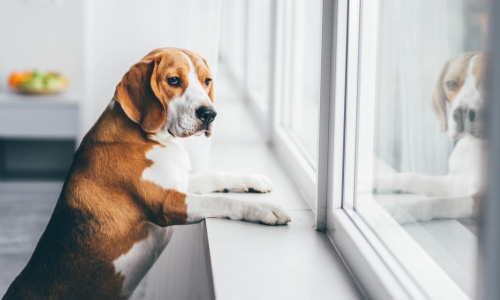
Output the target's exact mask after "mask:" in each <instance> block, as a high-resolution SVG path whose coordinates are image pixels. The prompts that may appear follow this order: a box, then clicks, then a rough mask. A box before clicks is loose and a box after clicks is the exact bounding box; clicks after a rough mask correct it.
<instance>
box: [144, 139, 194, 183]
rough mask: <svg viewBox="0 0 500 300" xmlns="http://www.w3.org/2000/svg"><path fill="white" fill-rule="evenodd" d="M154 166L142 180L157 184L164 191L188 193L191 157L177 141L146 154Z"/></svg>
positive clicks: (171, 140)
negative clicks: (171, 190)
mask: <svg viewBox="0 0 500 300" xmlns="http://www.w3.org/2000/svg"><path fill="white" fill-rule="evenodd" d="M146 158H148V159H150V160H151V161H153V164H152V165H151V166H150V167H149V168H147V169H145V170H144V171H143V173H142V179H143V180H146V181H150V182H153V183H156V184H157V185H159V186H161V187H162V188H164V189H175V190H178V191H180V192H186V191H187V186H188V179H189V178H188V176H189V170H190V168H191V163H190V160H189V156H188V154H187V152H186V150H185V149H184V147H182V145H181V144H179V143H178V142H177V141H176V140H174V139H170V140H168V141H167V142H165V143H163V144H162V145H156V146H154V147H153V149H151V150H149V151H148V152H147V153H146Z"/></svg>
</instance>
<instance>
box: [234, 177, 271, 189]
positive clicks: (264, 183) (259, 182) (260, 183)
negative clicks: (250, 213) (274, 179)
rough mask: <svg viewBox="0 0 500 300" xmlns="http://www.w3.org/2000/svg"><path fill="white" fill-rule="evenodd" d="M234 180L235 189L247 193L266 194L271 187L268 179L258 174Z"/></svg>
mask: <svg viewBox="0 0 500 300" xmlns="http://www.w3.org/2000/svg"><path fill="white" fill-rule="evenodd" d="M236 180H237V183H236V186H237V188H236V189H237V190H242V191H244V192H248V193H268V192H270V191H271V189H272V187H273V186H272V184H271V180H269V178H267V177H266V176H264V175H259V174H248V175H241V176H239V178H237V179H236Z"/></svg>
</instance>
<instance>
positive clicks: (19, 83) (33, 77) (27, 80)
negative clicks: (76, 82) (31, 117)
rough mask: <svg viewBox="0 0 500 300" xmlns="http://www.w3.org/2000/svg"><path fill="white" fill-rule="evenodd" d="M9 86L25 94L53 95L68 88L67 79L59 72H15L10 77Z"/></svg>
mask: <svg viewBox="0 0 500 300" xmlns="http://www.w3.org/2000/svg"><path fill="white" fill-rule="evenodd" d="M9 86H10V87H11V88H13V89H14V90H16V91H18V92H20V93H23V94H32V95H53V94H57V93H60V92H61V91H63V90H64V89H65V88H66V87H67V86H68V80H67V79H66V77H65V76H64V75H62V74H60V73H57V72H39V71H26V72H13V73H12V74H11V75H10V77H9Z"/></svg>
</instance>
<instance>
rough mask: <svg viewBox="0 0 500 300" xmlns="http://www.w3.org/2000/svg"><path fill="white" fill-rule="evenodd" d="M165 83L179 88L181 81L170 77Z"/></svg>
mask: <svg viewBox="0 0 500 300" xmlns="http://www.w3.org/2000/svg"><path fill="white" fill-rule="evenodd" d="M167 82H168V84H170V85H171V86H180V85H181V79H180V78H179V77H170V78H167Z"/></svg>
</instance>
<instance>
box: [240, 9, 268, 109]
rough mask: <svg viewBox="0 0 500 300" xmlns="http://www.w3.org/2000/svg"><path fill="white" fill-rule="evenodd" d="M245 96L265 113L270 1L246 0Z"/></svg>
mask: <svg viewBox="0 0 500 300" xmlns="http://www.w3.org/2000/svg"><path fill="white" fill-rule="evenodd" d="M247 13H248V23H247V28H248V29H247V34H248V37H247V39H248V46H247V51H246V52H247V59H246V61H247V76H246V78H247V89H248V91H247V97H250V101H254V102H255V104H256V105H257V109H258V110H260V113H261V114H263V115H267V112H268V106H269V104H268V103H269V99H268V98H269V84H270V67H271V53H270V50H271V49H270V43H271V36H270V35H271V31H270V30H269V29H270V28H271V2H270V1H268V0H256V1H248V12H247Z"/></svg>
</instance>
